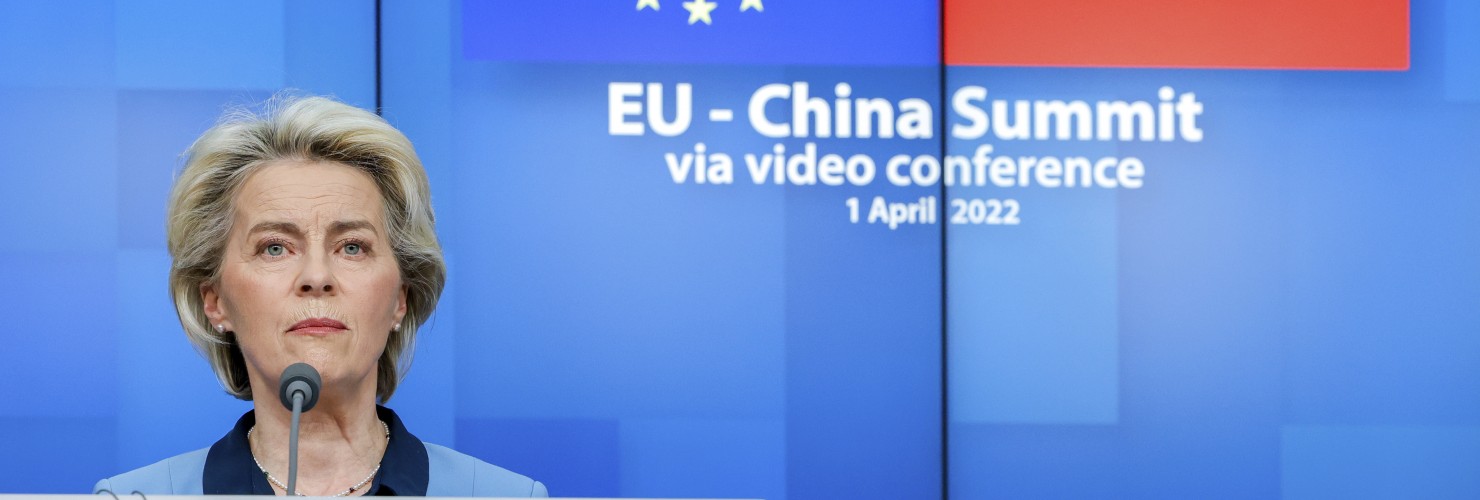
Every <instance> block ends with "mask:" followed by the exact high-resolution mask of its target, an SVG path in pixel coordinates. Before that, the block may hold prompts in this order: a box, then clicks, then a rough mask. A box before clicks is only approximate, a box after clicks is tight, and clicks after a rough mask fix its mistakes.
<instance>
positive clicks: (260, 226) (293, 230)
mask: <svg viewBox="0 0 1480 500" xmlns="http://www.w3.org/2000/svg"><path fill="white" fill-rule="evenodd" d="M265 231H276V232H279V233H287V234H289V235H292V236H303V231H302V230H300V229H298V225H297V224H294V223H292V222H281V221H264V222H258V223H257V225H254V226H252V230H251V231H248V232H247V234H257V233H260V232H265Z"/></svg>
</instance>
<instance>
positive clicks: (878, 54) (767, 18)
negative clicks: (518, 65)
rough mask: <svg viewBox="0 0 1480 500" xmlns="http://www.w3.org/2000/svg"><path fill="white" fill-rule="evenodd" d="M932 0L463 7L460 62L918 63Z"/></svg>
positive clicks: (608, 1)
mask: <svg viewBox="0 0 1480 500" xmlns="http://www.w3.org/2000/svg"><path fill="white" fill-rule="evenodd" d="M939 9H940V6H939V2H936V1H933V0H848V1H839V0H800V1H799V0H599V1H593V0H531V1H523V2H510V1H506V0H465V1H464V2H463V9H462V27H463V33H462V35H463V37H462V40H463V56H464V57H465V58H467V59H484V60H495V61H549V62H580V63H681V64H767V65H777V64H782V65H784V64H799V65H844V66H921V65H934V64H939V62H940V36H939V33H940V10H939Z"/></svg>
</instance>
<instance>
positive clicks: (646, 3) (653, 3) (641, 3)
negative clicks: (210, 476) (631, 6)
mask: <svg viewBox="0 0 1480 500" xmlns="http://www.w3.org/2000/svg"><path fill="white" fill-rule="evenodd" d="M643 7H652V8H653V10H658V0H637V10H642V8H643Z"/></svg>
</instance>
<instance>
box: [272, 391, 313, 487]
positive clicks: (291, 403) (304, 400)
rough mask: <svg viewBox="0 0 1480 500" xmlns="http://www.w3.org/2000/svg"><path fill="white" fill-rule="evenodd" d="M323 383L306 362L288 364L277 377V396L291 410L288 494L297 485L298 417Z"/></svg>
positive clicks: (311, 403)
mask: <svg viewBox="0 0 1480 500" xmlns="http://www.w3.org/2000/svg"><path fill="white" fill-rule="evenodd" d="M323 384H324V383H323V379H321V378H319V371H318V370H315V369H313V367H312V366H309V364H308V363H293V364H292V365H289V366H288V368H287V369H285V370H283V376H282V377H281V378H279V379H278V398H279V399H282V401H283V406H286V407H288V409H289V410H292V411H293V426H292V427H291V428H289V431H288V496H293V495H294V490H295V489H296V488H297V486H298V417H299V415H302V414H303V412H306V411H308V410H312V409H313V405H314V404H316V403H318V402H319V387H320V386H322V385H323Z"/></svg>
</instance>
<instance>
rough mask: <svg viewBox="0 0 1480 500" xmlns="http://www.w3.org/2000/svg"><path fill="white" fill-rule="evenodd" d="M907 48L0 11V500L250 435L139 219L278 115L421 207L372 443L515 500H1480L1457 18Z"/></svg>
mask: <svg viewBox="0 0 1480 500" xmlns="http://www.w3.org/2000/svg"><path fill="white" fill-rule="evenodd" d="M967 3H969V2H964V0H963V2H962V3H957V4H954V6H956V7H958V8H959V7H960V6H962V5H966V4H967ZM977 3H978V4H982V5H985V6H986V7H985V8H986V10H985V11H983V12H992V11H993V10H992V9H994V8H998V7H1003V6H1009V4H1010V2H996V1H990V0H984V1H980V2H977ZM1305 3H1306V4H1311V3H1312V2H1305ZM942 8H945V9H946V13H945V14H946V15H950V13H951V12H952V11H951V9H950V8H949V7H947V6H945V5H944V4H943V3H941V2H923V1H902V0H893V1H891V0H868V1H854V2H835V1H809V2H788V1H783V0H713V1H710V0H695V1H677V0H621V1H608V2H554V1H549V2H524V3H512V2H496V1H491V0H467V1H461V2H413V1H405V0H383V1H381V2H370V1H352V0H337V1H326V2H286V1H267V2H261V1H252V2H245V1H244V2H224V3H208V4H206V3H199V2H187V1H145V0H116V1H95V2H64V3H63V4H56V3H46V4H41V3H34V4H33V3H6V4H4V5H0V118H3V119H0V151H4V152H5V154H4V155H0V171H3V172H4V173H5V174H6V176H5V181H4V182H0V213H4V214H5V215H4V216H0V231H3V232H5V233H7V234H9V235H11V237H10V238H8V239H6V240H5V242H3V243H0V262H3V265H0V280H3V282H4V283H5V284H6V285H8V286H7V287H6V288H4V289H3V290H0V303H3V304H4V306H3V311H4V312H5V313H6V317H7V318H10V319H11V324H10V327H9V328H7V329H5V333H4V339H3V346H4V347H3V348H0V349H3V350H0V352H3V353H4V354H5V355H6V356H7V359H8V361H7V362H6V363H0V450H3V451H0V468H3V469H4V470H5V471H6V474H4V475H3V476H0V492H17V493H18V492H32V493H62V492H69V493H70V492H86V491H87V489H88V488H89V487H90V486H91V485H92V484H93V483H94V482H95V481H96V480H97V479H100V478H102V477H106V476H110V475H114V474H117V473H120V472H123V471H126V470H130V469H133V468H136V467H140V466H143V465H147V464H149V463H152V462H155V461H157V460H160V459H163V458H165V457H168V456H171V455H175V454H178V453H182V452H185V451H190V450H195V449H199V448H201V447H205V446H208V445H210V444H211V443H212V442H214V441H215V440H216V439H218V438H219V437H220V436H221V435H222V434H223V433H225V432H226V431H227V430H228V428H229V426H230V425H231V423H232V422H234V420H235V418H236V417H237V416H238V415H240V413H242V412H244V411H247V410H248V409H249V408H250V406H249V405H248V404H247V403H244V402H240V401H236V400H234V399H232V398H231V397H230V396H227V395H225V394H224V392H223V391H222V390H221V389H220V387H219V386H218V385H217V384H216V381H215V379H214V377H213V376H212V375H211V373H210V370H209V367H208V366H207V364H206V363H205V361H204V360H202V359H201V358H200V357H199V356H198V355H197V354H196V353H195V352H193V351H192V350H191V348H190V346H189V344H188V342H187V340H186V339H185V337H184V335H183V334H182V333H181V331H180V327H179V324H178V322H177V320H176V317H175V313H174V311H173V306H172V304H171V302H170V299H169V297H168V293H167V288H166V284H167V283H166V279H167V272H168V268H169V266H170V258H169V256H168V254H167V253H166V251H165V248H164V245H165V242H164V221H163V217H164V206H165V199H166V195H167V192H168V189H169V187H170V184H171V182H172V179H173V177H174V175H175V172H176V171H177V170H178V168H179V167H180V166H181V159H180V157H179V155H180V153H181V152H183V151H184V150H185V149H186V147H188V145H189V144H190V143H191V141H192V140H194V138H195V137H197V136H198V135H199V134H200V133H201V132H203V131H204V130H206V129H207V128H209V127H210V126H211V125H212V124H213V123H214V121H215V120H216V118H217V117H218V116H219V115H220V114H221V113H222V111H223V110H225V109H226V108H227V107H228V106H231V105H238V104H250V103H254V102H260V101H262V100H263V99H266V98H267V97H269V96H271V95H273V94H274V93H276V92H278V91H280V90H281V89H284V88H295V89H299V90H301V91H303V92H306V93H313V94H328V95H333V96H336V97H338V98H339V99H341V100H343V101H345V102H348V103H350V104H353V105H357V106H361V107H365V108H367V109H374V108H379V110H380V111H381V112H382V114H383V115H384V116H385V117H386V118H387V119H388V120H389V121H390V122H391V123H392V124H394V125H395V126H397V127H398V128H400V129H401V130H403V131H404V132H405V133H406V134H407V135H408V136H409V137H410V138H411V139H412V141H413V143H414V144H416V147H417V151H418V153H419V155H420V156H421V158H422V160H423V162H424V164H425V165H426V167H427V169H428V173H429V176H430V179H431V183H432V190H433V203H434V206H435V209H436V211H437V218H438V233H439V236H440V238H441V241H442V243H443V246H444V249H445V252H446V258H447V263H448V269H449V280H448V285H447V289H446V291H445V293H444V295H443V297H442V302H441V303H440V305H439V307H438V310H437V313H436V315H435V316H434V317H433V319H432V320H431V322H430V323H429V324H428V325H427V327H426V328H423V329H422V330H421V336H420V338H419V341H418V343H417V353H416V358H415V359H416V361H415V363H414V365H413V368H412V370H411V372H410V375H409V376H408V378H407V379H406V382H405V383H404V384H403V385H402V386H401V388H400V389H399V390H398V391H397V394H396V397H395V399H393V400H392V401H391V402H390V406H392V407H393V408H395V409H396V411H397V412H398V413H399V414H400V415H401V416H402V417H403V419H404V420H405V421H406V422H407V425H408V427H409V428H410V430H411V431H412V432H413V433H415V434H416V435H418V436H419V437H420V438H422V439H423V440H426V441H428V442H434V443H440V444H445V445H448V446H451V447H453V448H456V449H458V450H459V451H462V452H465V453H469V454H471V455H474V456H477V457H479V458H482V459H484V460H487V461H489V462H492V463H495V464H498V465H501V466H504V467H507V468H509V469H512V470H514V471H516V472H520V473H523V474H526V475H529V476H532V477H534V478H536V479H539V480H541V481H543V482H545V483H546V484H547V485H548V486H549V488H550V491H551V492H552V493H553V494H555V495H559V496H640V497H701V496H702V497H757V498H768V499H788V498H789V499H824V498H878V499H884V498H941V497H942V496H947V497H949V498H954V499H976V498H999V497H1000V498H1037V497H1050V498H1059V497H1066V498H1083V497H1089V498H1103V497H1110V498H1157V497H1165V498H1188V497H1192V498H1208V497H1230V498H1249V497H1277V496H1287V497H1292V498H1325V497H1333V498H1358V497H1416V498H1473V497H1476V496H1480V482H1476V481H1475V480H1474V479H1473V477H1474V474H1473V471H1474V470H1477V469H1480V400H1477V399H1476V398H1475V397H1474V395H1475V394H1476V393H1477V390H1480V337H1477V336H1476V335H1475V332H1476V331H1477V328H1480V308H1477V307H1476V304H1480V302H1477V299H1480V285H1477V283H1480V260H1477V259H1475V258H1474V256H1475V255H1480V234H1477V231H1480V218H1477V214H1480V206H1477V204H1480V202H1477V201H1476V200H1477V199H1480V198H1477V197H1475V196H1473V195H1472V194H1471V193H1473V192H1474V191H1475V190H1476V188H1477V187H1480V173H1477V171H1476V169H1475V168H1474V164H1475V160H1474V159H1475V158H1477V157H1480V141H1476V140H1475V139H1476V138H1480V69H1477V68H1480V7H1476V6H1475V5H1473V2H1466V1H1460V0H1449V1H1423V2H1414V5H1412V6H1411V8H1410V9H1408V10H1409V20H1408V21H1407V22H1408V23H1409V33H1411V36H1410V38H1411V39H1410V40H1409V46H1408V47H1409V48H1408V51H1409V53H1408V59H1407V60H1408V61H1409V63H1410V66H1411V67H1409V68H1407V69H1402V70H1384V71H1369V70H1338V71H1332V70H1316V71H1312V70H1292V69H1283V70H1281V69H1240V70H1234V69H1172V68H1160V69H1157V68H1146V69H1127V68H1113V67H1021V66H1003V65H996V66H990V65H988V66H969V65H961V64H947V62H948V61H949V60H950V58H949V57H948V56H949V54H950V53H951V51H950V50H945V51H943V50H942V48H943V47H942V45H943V44H942V42H941V40H942V39H949V33H944V35H945V36H944V38H943V23H942ZM1162 14H1166V15H1171V14H1167V13H1162ZM1065 15H1068V14H1067V13H1066V14H1065ZM980 21H981V25H983V26H988V25H990V24H991V23H992V22H1008V21H1009V20H1000V19H995V18H991V17H990V16H985V18H984V19H981V20H980ZM377 23H378V24H377ZM944 24H945V25H949V24H950V23H949V22H947V23H944ZM947 49H949V47H947ZM998 103H1000V107H999V104H998ZM1143 127H1144V128H1143ZM1142 134H1146V135H1142ZM1081 159H1082V161H1081ZM182 402H183V403H182Z"/></svg>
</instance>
